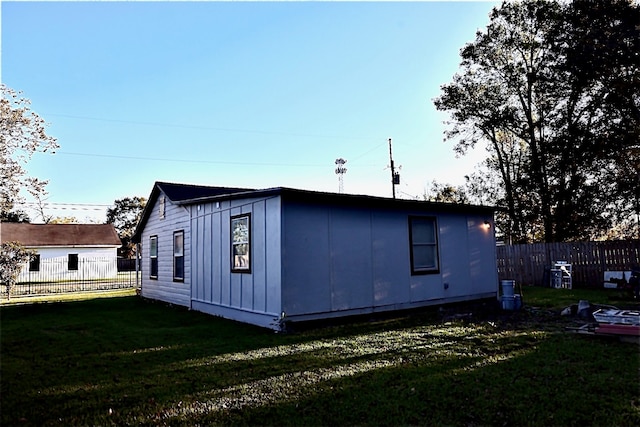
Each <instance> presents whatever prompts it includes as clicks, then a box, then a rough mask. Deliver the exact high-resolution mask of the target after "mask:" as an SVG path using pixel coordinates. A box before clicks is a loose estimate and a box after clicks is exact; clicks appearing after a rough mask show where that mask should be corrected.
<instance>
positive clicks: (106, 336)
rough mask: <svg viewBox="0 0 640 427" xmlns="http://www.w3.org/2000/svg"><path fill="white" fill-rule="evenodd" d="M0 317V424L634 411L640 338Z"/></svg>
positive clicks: (190, 318) (135, 310) (140, 313)
mask: <svg viewBox="0 0 640 427" xmlns="http://www.w3.org/2000/svg"><path fill="white" fill-rule="evenodd" d="M0 313H1V315H2V329H3V330H2V336H1V339H2V368H1V370H2V372H1V374H2V384H1V386H0V387H1V390H2V408H3V410H2V425H16V424H20V425H124V424H136V425H162V424H168V425H194V424H204V425H211V424H225V425H229V424H249V425H256V424H258V425H274V424H278V425H327V424H329V425H352V424H361V425H374V424H375V425H398V424H419V425H425V424H448V425H470V424H486V425H498V424H500V425H502V424H505V423H506V424H514V425H515V424H524V425H551V424H554V425H558V424H562V425H567V424H581V423H582V424H584V423H586V424H588V425H593V424H606V425H612V424H616V425H622V424H627V422H629V424H630V425H631V424H635V422H636V421H640V416H639V414H638V408H639V407H640V402H638V397H637V393H635V390H631V391H629V389H630V388H631V387H632V385H634V384H636V383H635V380H637V372H638V360H637V348H634V346H629V345H625V344H620V343H617V342H602V341H599V340H595V341H593V340H587V339H584V337H574V336H566V335H563V334H559V333H557V332H550V331H546V330H542V329H538V328H535V327H527V328H522V327H520V328H519V327H513V325H517V322H511V323H496V322H487V321H482V322H471V323H466V324H465V323H460V322H449V323H447V324H441V323H438V322H434V321H433V319H432V318H431V317H429V316H427V317H422V318H421V317H420V316H417V317H411V318H407V319H399V320H398V319H389V320H383V321H379V322H368V323H359V324H354V325H342V326H334V327H331V328H325V329H314V330H308V331H303V332H300V333H298V334H293V335H276V334H273V333H272V332H270V331H267V330H264V329H260V328H255V327H252V326H248V325H244V324H239V323H235V322H230V321H225V320H222V319H218V318H214V317H211V316H208V315H204V314H201V313H196V312H188V311H187V310H184V309H181V308H176V307H167V306H166V305H164V304H161V303H153V302H150V301H145V300H141V299H138V298H135V297H128V298H117V299H111V300H95V301H83V302H78V303H64V304H47V305H34V306H21V307H3V308H2V309H1V310H0ZM511 320H512V321H513V319H511ZM505 325H506V326H505ZM633 373H635V374H636V378H635V379H634V378H630V376H632V375H633ZM613 389H615V390H617V391H618V392H617V395H615V399H614V398H612V396H613V394H612V393H611V390H613ZM603 401H604V402H606V404H607V406H606V408H604V409H598V410H597V411H595V413H594V410H593V408H594V407H596V405H597V404H598V402H603ZM588 408H590V410H587V409H588ZM614 412H615V413H614ZM611 416H613V417H614V418H611ZM610 421H611V422H610ZM631 421H633V423H631Z"/></svg>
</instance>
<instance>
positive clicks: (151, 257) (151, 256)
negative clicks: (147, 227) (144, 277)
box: [149, 236, 158, 279]
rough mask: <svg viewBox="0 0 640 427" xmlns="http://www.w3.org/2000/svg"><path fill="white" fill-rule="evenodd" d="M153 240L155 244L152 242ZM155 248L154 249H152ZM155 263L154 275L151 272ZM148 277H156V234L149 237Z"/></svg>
mask: <svg viewBox="0 0 640 427" xmlns="http://www.w3.org/2000/svg"><path fill="white" fill-rule="evenodd" d="M154 241H155V245H154V243H153V242H154ZM154 249H155V250H154ZM154 263H155V270H156V271H155V273H156V274H155V275H154V274H153V270H154V268H153V267H154ZM149 278H150V279H158V236H150V237H149Z"/></svg>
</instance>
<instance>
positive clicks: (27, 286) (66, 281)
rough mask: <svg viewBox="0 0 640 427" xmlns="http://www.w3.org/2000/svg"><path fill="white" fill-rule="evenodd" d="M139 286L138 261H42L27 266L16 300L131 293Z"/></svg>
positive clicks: (62, 258) (13, 291)
mask: <svg viewBox="0 0 640 427" xmlns="http://www.w3.org/2000/svg"><path fill="white" fill-rule="evenodd" d="M136 286H137V277H136V271H135V260H126V261H125V262H122V261H121V260H119V259H118V260H116V258H83V257H79V258H77V260H74V261H73V262H70V261H69V259H68V258H67V257H58V258H47V259H42V260H40V259H38V261H37V263H31V264H30V265H28V266H25V268H24V269H23V271H22V272H21V274H20V276H19V278H18V283H17V284H16V286H15V287H14V289H13V290H12V292H11V295H12V296H25V295H44V294H51V293H65V292H85V291H102V290H114V289H127V288H134V287H136Z"/></svg>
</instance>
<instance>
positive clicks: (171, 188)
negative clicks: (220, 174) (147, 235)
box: [132, 181, 255, 243]
mask: <svg viewBox="0 0 640 427" xmlns="http://www.w3.org/2000/svg"><path fill="white" fill-rule="evenodd" d="M248 191H255V190H253V189H248V188H238V187H213V186H208V185H191V184H176V183H172V182H162V181H157V182H156V183H155V184H154V185H153V190H151V195H149V199H148V200H147V204H146V206H145V208H144V210H143V211H142V217H141V218H140V222H139V223H138V226H137V227H136V231H135V233H134V234H133V236H132V241H133V242H136V243H137V242H140V237H141V233H142V229H143V228H144V224H145V223H146V222H147V220H148V219H149V215H151V212H152V211H153V207H154V205H155V203H156V200H157V199H158V197H159V196H160V193H161V192H162V193H164V195H165V196H166V197H167V198H168V199H169V200H170V201H171V202H172V203H175V204H183V202H184V201H186V200H196V199H208V198H210V197H216V196H221V195H225V194H234V193H244V192H248Z"/></svg>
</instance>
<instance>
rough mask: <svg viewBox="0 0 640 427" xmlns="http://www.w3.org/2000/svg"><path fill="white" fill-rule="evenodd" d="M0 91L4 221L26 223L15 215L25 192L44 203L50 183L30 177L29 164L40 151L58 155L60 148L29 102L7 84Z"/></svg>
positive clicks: (0, 178) (1, 214)
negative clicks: (42, 200)
mask: <svg viewBox="0 0 640 427" xmlns="http://www.w3.org/2000/svg"><path fill="white" fill-rule="evenodd" d="M0 88H1V90H2V99H1V100H0V219H2V220H5V221H10V220H23V219H24V218H25V217H26V215H24V212H12V211H14V210H15V208H16V205H17V204H19V203H21V202H23V201H24V197H23V196H22V195H21V194H20V191H21V189H23V188H24V189H26V190H27V191H28V192H29V194H31V195H32V196H33V197H35V198H36V199H38V200H41V198H42V197H43V196H45V195H46V188H45V187H46V185H47V182H48V181H46V180H41V179H39V178H36V177H32V176H30V175H29V173H28V172H27V170H26V169H25V165H26V163H27V162H28V161H29V160H30V159H31V157H32V156H33V153H35V152H36V151H38V152H54V150H56V149H57V148H59V146H58V143H57V141H56V138H54V137H52V136H49V135H47V133H46V123H45V121H44V119H42V118H41V117H40V116H39V115H38V114H36V113H35V112H34V111H32V110H31V108H30V104H31V102H30V101H29V99H27V98H24V97H22V94H21V92H16V91H14V90H13V89H11V88H9V87H8V86H6V85H4V84H2V85H0Z"/></svg>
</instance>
